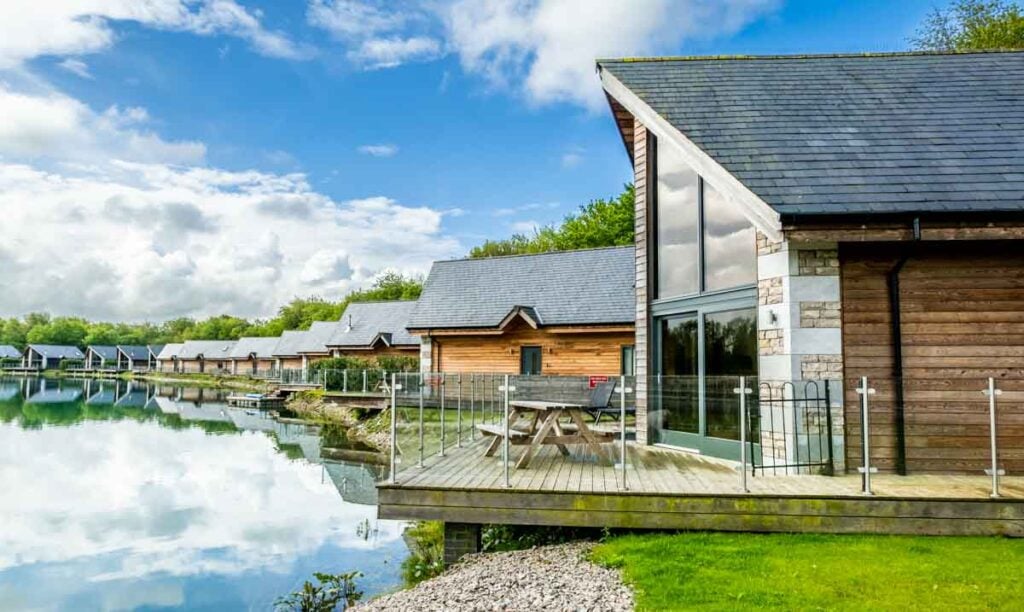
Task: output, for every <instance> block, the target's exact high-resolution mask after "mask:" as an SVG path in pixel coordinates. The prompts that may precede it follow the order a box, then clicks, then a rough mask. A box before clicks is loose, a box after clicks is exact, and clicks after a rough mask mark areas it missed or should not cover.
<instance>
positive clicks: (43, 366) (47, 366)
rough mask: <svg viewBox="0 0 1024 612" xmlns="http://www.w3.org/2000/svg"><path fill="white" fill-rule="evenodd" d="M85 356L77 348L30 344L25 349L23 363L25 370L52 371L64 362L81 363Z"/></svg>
mask: <svg viewBox="0 0 1024 612" xmlns="http://www.w3.org/2000/svg"><path fill="white" fill-rule="evenodd" d="M84 359H85V354H84V353H82V351H81V350H79V349H78V347H77V346H63V345H53V344H30V345H28V346H27V347H26V348H25V353H24V363H23V365H24V366H25V367H26V368H36V369H39V370H52V369H56V368H59V367H60V365H61V363H63V362H65V361H83V360H84Z"/></svg>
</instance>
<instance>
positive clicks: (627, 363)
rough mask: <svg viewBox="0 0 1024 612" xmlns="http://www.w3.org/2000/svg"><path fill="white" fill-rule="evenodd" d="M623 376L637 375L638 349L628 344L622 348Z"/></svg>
mask: <svg viewBox="0 0 1024 612" xmlns="http://www.w3.org/2000/svg"><path fill="white" fill-rule="evenodd" d="M620 373H621V374H622V375H623V376H635V375H636V347H635V346H633V345H632V344H627V345H625V346H623V347H622V371H621V372H620Z"/></svg>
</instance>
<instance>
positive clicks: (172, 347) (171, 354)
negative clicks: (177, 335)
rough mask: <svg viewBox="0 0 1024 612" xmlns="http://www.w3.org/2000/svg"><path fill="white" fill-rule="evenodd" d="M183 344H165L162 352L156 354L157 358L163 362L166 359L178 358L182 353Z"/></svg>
mask: <svg viewBox="0 0 1024 612" xmlns="http://www.w3.org/2000/svg"><path fill="white" fill-rule="evenodd" d="M181 347H182V344H181V343H173V344H165V345H164V346H163V348H161V349H160V352H159V353H157V354H156V358H157V359H159V360H161V361H163V360H164V359H173V358H175V357H177V356H178V353H180V352H181Z"/></svg>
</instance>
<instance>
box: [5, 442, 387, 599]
mask: <svg viewBox="0 0 1024 612" xmlns="http://www.w3.org/2000/svg"><path fill="white" fill-rule="evenodd" d="M0 482H2V483H3V486H4V490H5V491H7V492H8V493H10V492H17V494H16V495H11V494H7V495H3V496H0V523H2V524H3V525H4V529H3V530H2V532H0V571H3V570H5V569H8V568H12V567H14V566H23V565H26V564H30V563H63V562H69V561H72V560H75V559H78V558H82V557H88V556H97V555H104V554H110V553H117V559H118V562H117V563H115V564H113V565H109V564H108V565H105V566H104V567H103V568H102V569H101V568H97V570H94V573H93V574H92V575H83V576H79V579H84V580H87V581H97V580H110V579H114V578H144V577H146V576H149V575H152V574H156V573H161V574H166V575H172V576H186V575H196V574H207V573H218V574H237V573H241V572H244V571H247V570H253V569H259V568H272V569H276V570H279V571H287V569H288V567H289V566H290V565H291V563H292V562H293V561H294V560H295V558H296V557H298V556H300V555H307V554H310V553H311V552H312V551H315V550H316V549H318V548H319V547H321V546H322V545H325V544H329V545H333V546H336V547H341V548H346V549H369V548H373V547H374V546H379V545H381V544H384V543H387V542H391V541H394V540H398V539H399V538H400V528H399V526H398V525H397V524H390V523H389V524H382V525H381V531H380V532H379V533H378V534H377V538H376V540H375V541H369V542H368V541H364V540H363V539H361V538H359V537H358V536H357V534H356V529H355V526H356V525H357V524H358V523H360V522H361V521H363V520H369V521H371V522H374V521H375V515H376V508H374V507H372V506H359V505H353V504H346V503H343V502H342V501H341V500H339V498H338V492H337V490H336V489H335V488H334V486H333V484H332V483H331V481H330V480H326V482H322V481H321V468H320V467H319V466H316V465H310V464H308V463H306V462H300V461H290V460H288V459H287V458H286V457H285V456H284V455H282V454H280V453H277V452H275V451H274V450H273V442H272V441H271V440H270V439H269V438H268V437H266V436H265V435H264V434H260V433H254V432H247V433H242V434H240V435H232V436H208V435H206V434H204V433H203V432H202V431H198V430H184V431H173V430H167V429H162V428H160V427H159V426H158V425H156V424H152V423H134V422H121V423H116V424H111V423H97V422H86V423H82V424H80V425H78V426H76V427H73V428H44V429H42V430H23V429H20V428H14V427H6V428H0Z"/></svg>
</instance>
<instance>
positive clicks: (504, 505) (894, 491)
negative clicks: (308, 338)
mask: <svg viewBox="0 0 1024 612" xmlns="http://www.w3.org/2000/svg"><path fill="white" fill-rule="evenodd" d="M484 445H485V442H484V441H483V440H480V439H477V440H476V441H472V442H464V445H463V447H462V448H449V449H447V450H446V453H445V456H444V457H440V456H437V455H434V456H432V457H428V458H427V460H426V461H425V464H426V467H424V468H419V467H416V466H415V462H416V458H417V457H415V456H413V457H411V460H410V457H409V456H406V457H404V458H403V459H402V462H403V463H401V464H400V466H399V473H398V478H397V480H398V482H397V484H381V485H380V516H381V517H382V518H400V519H435V520H445V521H450V522H465V523H507V524H557V525H576V526H594V527H636V528H662V529H721V530H744V531H747V530H749V531H820V532H881V533H934V534H1003V535H1014V536H1024V478H1022V477H1004V478H1003V479H1002V480H1001V487H1000V489H1001V494H1002V497H1000V498H999V499H990V493H991V480H990V479H989V478H988V477H986V476H984V475H979V476H941V475H919V476H896V475H887V474H877V475H874V476H873V477H872V489H873V492H874V495H873V496H870V497H869V496H865V495H863V494H862V493H861V478H860V476H857V475H844V476H837V477H830V476H819V475H775V476H773V475H761V474H759V475H758V476H757V477H748V480H747V482H748V488H749V492H744V491H743V490H742V486H741V480H740V474H739V472H738V471H737V470H736V464H734V463H731V462H727V461H722V460H718V459H713V458H708V457H702V456H700V455H695V454H691V453H686V452H681V451H675V450H669V449H662V448H656V447H644V446H635V445H629V446H628V450H627V462H626V475H625V476H626V477H625V485H624V484H623V479H622V472H621V470H620V469H618V468H615V467H610V466H601V465H600V464H598V463H597V462H596V461H595V460H594V459H593V458H592V457H590V456H587V455H586V454H584V453H583V451H582V450H581V449H574V450H573V454H572V456H570V457H568V458H566V457H562V456H561V455H560V454H559V453H558V451H557V450H556V449H555V448H553V447H546V448H543V449H541V451H540V452H539V453H538V454H537V456H536V457H535V458H534V460H533V461H532V462H531V464H530V467H529V468H527V469H521V470H517V469H514V468H510V470H509V486H507V487H506V486H505V477H504V473H505V472H504V468H503V463H502V460H501V458H500V456H499V457H492V458H486V457H484V456H483V455H484ZM518 452H521V451H520V449H516V448H513V450H512V461H513V463H514V461H515V458H516V456H517V453H518ZM499 455H500V453H499Z"/></svg>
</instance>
